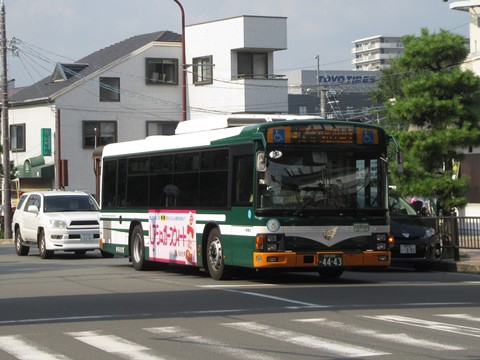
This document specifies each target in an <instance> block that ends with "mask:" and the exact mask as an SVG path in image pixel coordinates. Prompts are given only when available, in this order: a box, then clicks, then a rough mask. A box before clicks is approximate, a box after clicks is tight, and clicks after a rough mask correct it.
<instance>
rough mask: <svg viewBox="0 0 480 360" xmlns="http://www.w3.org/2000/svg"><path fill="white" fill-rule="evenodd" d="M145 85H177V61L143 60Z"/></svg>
mask: <svg viewBox="0 0 480 360" xmlns="http://www.w3.org/2000/svg"><path fill="white" fill-rule="evenodd" d="M145 72H146V74H145V77H146V83H147V84H178V60H177V59H158V58H147V59H145Z"/></svg>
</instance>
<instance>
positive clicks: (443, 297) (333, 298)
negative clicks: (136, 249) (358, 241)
mask: <svg viewBox="0 0 480 360" xmlns="http://www.w3.org/2000/svg"><path fill="white" fill-rule="evenodd" d="M36 254H37V252H36V251H33V250H32V251H31V255H29V256H26V257H17V256H16V255H15V253H14V249H13V246H11V245H1V246H0V359H2V360H3V359H7V360H9V359H36V360H37V359H39V360H43V359H89V360H90V359H93V358H95V359H96V360H101V359H212V358H215V359H237V358H240V359H347V358H360V359H369V358H372V359H468V360H472V359H480V347H479V346H478V341H479V338H480V276H479V275H471V274H463V273H447V272H435V271H434V272H429V273H418V272H414V271H412V270H409V269H399V268H396V269H389V270H386V271H379V272H376V271H347V272H345V273H344V275H343V276H342V278H340V279H338V280H337V281H325V280H322V279H321V278H320V277H319V276H318V275H317V274H312V273H305V274H302V273H288V274H249V273H246V274H243V276H242V277H240V278H238V279H235V280H231V281H223V282H218V281H214V280H212V279H210V278H209V277H208V276H206V275H205V274H204V273H202V272H199V271H197V270H194V269H186V268H178V267H173V268H168V269H167V270H158V269H157V270H153V271H147V272H137V271H135V270H133V268H132V267H131V265H130V264H129V263H128V261H127V259H126V258H113V259H103V258H102V257H101V256H100V254H99V253H97V252H93V253H89V254H87V256H85V257H77V256H75V255H73V254H62V253H58V254H56V255H55V257H54V259H52V260H41V259H40V258H39V257H38V255H36Z"/></svg>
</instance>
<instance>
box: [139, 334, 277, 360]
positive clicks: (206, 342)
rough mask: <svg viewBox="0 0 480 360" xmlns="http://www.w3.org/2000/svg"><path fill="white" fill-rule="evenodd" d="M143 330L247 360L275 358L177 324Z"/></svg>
mask: <svg viewBox="0 0 480 360" xmlns="http://www.w3.org/2000/svg"><path fill="white" fill-rule="evenodd" d="M144 330H146V331H149V332H152V333H154V334H159V335H169V336H174V337H175V338H174V339H175V341H181V342H187V343H194V344H197V345H201V346H205V347H208V350H210V351H212V352H216V353H218V354H221V355H228V356H233V357H235V358H237V359H249V360H264V359H265V360H275V359H276V358H274V357H269V356H266V355H265V354H264V353H262V352H259V351H252V350H248V349H243V348H240V347H236V346H235V345H233V344H225V343H222V342H219V341H217V340H213V339H208V338H205V337H203V336H199V335H193V334H190V333H189V332H188V331H187V330H184V329H182V328H181V327H179V326H169V327H168V326H167V327H156V328H145V329H144Z"/></svg>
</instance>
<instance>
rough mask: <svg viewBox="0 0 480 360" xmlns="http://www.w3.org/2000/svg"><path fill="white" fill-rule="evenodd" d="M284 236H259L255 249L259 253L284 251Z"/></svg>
mask: <svg viewBox="0 0 480 360" xmlns="http://www.w3.org/2000/svg"><path fill="white" fill-rule="evenodd" d="M283 239H284V236H283V234H258V235H257V237H256V242H255V248H256V250H258V251H269V252H275V251H283V250H282V249H283V248H284V245H283V243H284V241H283Z"/></svg>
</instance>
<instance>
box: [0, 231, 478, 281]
mask: <svg viewBox="0 0 480 360" xmlns="http://www.w3.org/2000/svg"><path fill="white" fill-rule="evenodd" d="M0 245H13V240H12V239H0ZM460 253H461V255H462V256H461V257H460V261H455V260H453V259H444V260H442V261H440V262H438V263H436V264H435V265H434V267H433V270H436V271H449V272H462V273H468V274H479V275H480V249H478V250H477V249H460ZM463 255H465V256H463Z"/></svg>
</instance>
